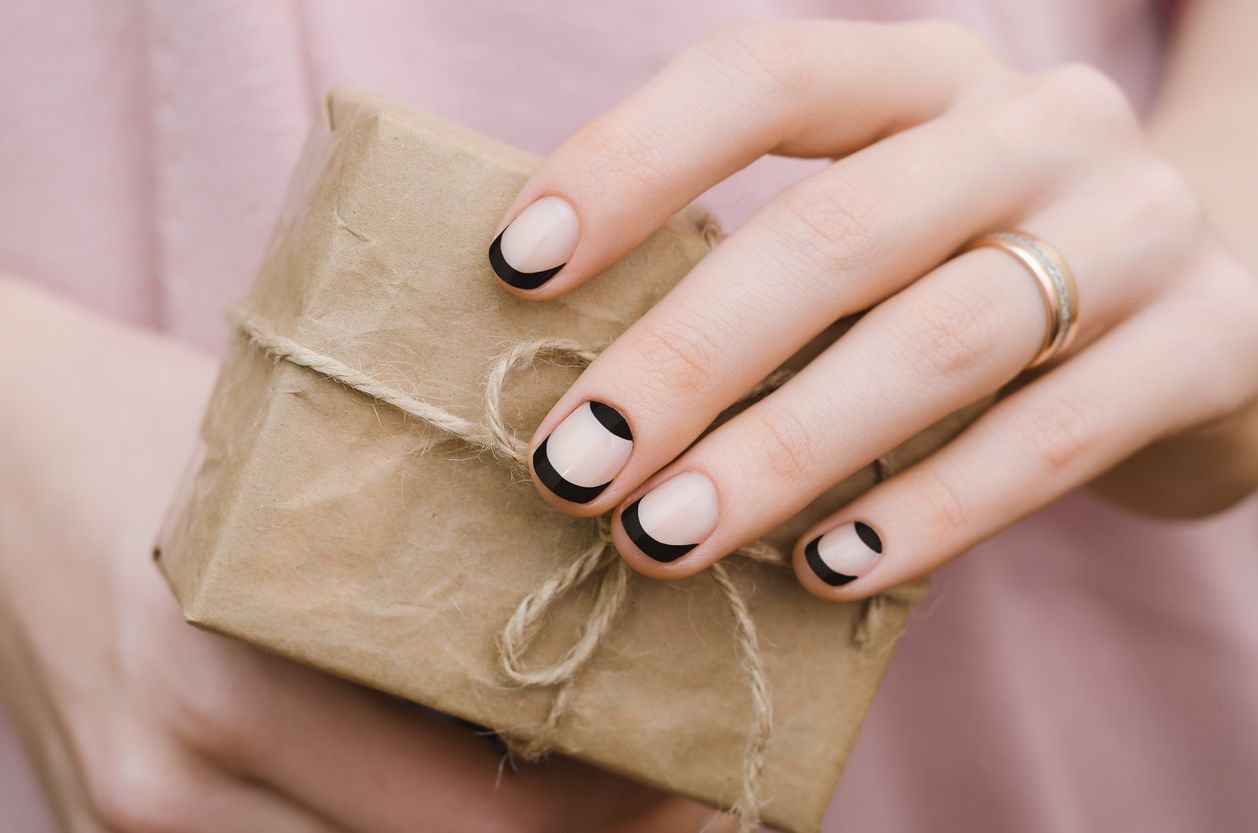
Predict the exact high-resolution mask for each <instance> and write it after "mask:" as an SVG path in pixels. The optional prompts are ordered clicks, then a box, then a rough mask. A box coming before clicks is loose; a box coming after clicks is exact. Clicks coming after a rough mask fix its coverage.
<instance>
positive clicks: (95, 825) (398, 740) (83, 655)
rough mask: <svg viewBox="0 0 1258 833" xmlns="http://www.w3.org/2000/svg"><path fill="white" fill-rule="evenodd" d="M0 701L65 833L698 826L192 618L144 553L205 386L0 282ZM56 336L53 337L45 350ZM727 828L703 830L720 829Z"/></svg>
mask: <svg viewBox="0 0 1258 833" xmlns="http://www.w3.org/2000/svg"><path fill="white" fill-rule="evenodd" d="M0 298H3V302H0V309H3V310H4V319H5V320H4V326H0V355H4V356H13V357H21V356H24V355H26V356H28V355H29V350H30V349H31V345H34V344H40V345H43V346H42V347H41V348H40V350H41V355H40V362H41V365H42V366H43V367H45V368H50V369H53V368H55V369H56V370H57V373H56V374H55V375H54V374H51V373H49V374H31V373H30V372H29V370H24V369H22V368H21V367H20V366H19V363H18V362H12V361H10V362H3V363H0V387H2V388H3V389H4V394H3V396H4V403H3V404H4V406H3V407H0V445H2V447H0V460H3V461H4V465H3V477H2V478H0V693H3V695H4V697H5V699H6V701H7V702H8V704H9V707H10V710H11V711H12V712H13V715H14V718H15V721H16V724H17V726H18V727H19V729H20V731H21V733H22V735H23V739H24V741H25V745H26V746H27V749H28V751H29V752H30V757H31V760H32V762H33V764H34V766H35V769H36V771H37V773H38V775H39V776H40V780H41V781H42V783H43V785H44V787H45V789H46V791H47V794H48V796H49V798H50V803H51V805H52V807H53V808H54V810H55V811H56V813H57V815H58V817H59V820H60V822H61V825H62V827H63V829H65V830H67V831H74V832H75V833H80V831H82V832H83V833H98V832H103V831H111V832H112V833H149V831H163V833H165V831H189V832H190V833H201V831H205V833H211V831H213V832H214V833H217V831H221V830H223V829H225V828H224V820H230V822H231V824H230V829H231V830H233V831H241V833H254V832H255V831H256V833H327V832H328V831H354V833H413V831H416V830H425V831H437V833H440V831H450V833H463V831H467V830H484V831H492V832H493V833H516V832H517V831H521V832H522V833H535V832H536V833H540V832H541V831H546V833H550V832H551V831H574V833H577V832H578V831H579V832H580V833H584V831H589V830H599V831H613V833H666V831H667V833H672V832H673V831H698V830H700V829H702V828H703V827H704V826H705V825H706V824H708V823H709V822H712V821H713V811H712V810H710V809H708V808H706V807H701V806H699V805H697V804H695V803H693V802H690V801H686V800H682V799H679V798H675V797H672V796H666V795H664V794H662V793H660V792H658V791H656V790H652V789H648V788H646V787H643V786H640V785H638V784H633V783H630V782H628V781H625V780H623V779H621V778H618V777H616V776H613V775H611V774H609V773H606V772H603V771H601V770H597V769H594V768H592V767H587V766H584V765H581V764H578V763H576V762H575V761H572V760H568V759H564V758H562V757H558V756H557V757H555V758H553V759H550V760H548V761H546V762H545V763H543V764H539V765H520V766H519V768H518V769H513V768H512V767H511V766H509V765H504V761H503V753H502V750H501V749H500V748H499V747H497V746H495V745H493V744H491V743H490V742H489V741H488V740H487V739H486V738H484V737H482V736H480V735H478V734H476V733H475V732H473V731H471V730H470V729H468V728H465V727H463V726H460V725H456V724H454V723H452V722H450V721H447V720H445V719H443V718H441V717H439V716H436V715H433V714H431V713H428V712H425V711H423V710H422V709H419V708H417V707H416V706H413V705H411V704H409V703H406V702H404V701H401V700H398V699H395V698H391V697H388V696H386V695H384V694H380V693H378V692H374V691H371V690H369V689H366V688H363V687H360V686H357V685H354V684H352V683H349V682H346V681H344V680H340V679H337V678H334V677H331V676H329V675H326V674H323V673H322V672H319V671H316V670H313V669H309V668H305V667H302V666H299V665H297V664H295V663H292V662H289V661H287V660H284V659H281V658H279V657H276V656H273V655H271V654H267V653H264V652H261V651H259V650H256V649H254V648H252V647H250V646H248V645H245V644H243V643H240V642H236V641H234V640H231V639H226V638H223V637H220V636H217V635H214V634H211V633H208V632H205V631H201V630H197V629H195V628H192V627H190V626H188V625H187V624H185V623H184V621H183V617H182V615H181V614H180V612H179V608H178V605H177V604H176V603H175V600H174V598H173V596H172V595H171V593H170V590H169V588H167V587H166V585H165V582H164V580H163V579H162V577H161V575H160V573H159V572H158V571H157V570H156V569H155V567H154V566H153V563H152V561H151V559H150V556H149V553H150V551H151V549H152V542H153V537H154V532H155V530H156V529H157V528H158V526H159V524H160V522H161V516H162V512H163V511H164V509H165V507H166V504H167V503H168V501H169V499H170V495H171V494H173V492H174V489H175V485H176V483H177V481H178V478H179V476H180V474H181V472H182V469H183V467H184V465H185V463H186V461H187V459H188V457H189V449H190V448H191V443H192V441H193V438H194V437H195V435H196V431H197V428H198V425H199V423H200V418H201V413H202V411H203V409H204V403H205V401H206V398H207V397H208V395H209V390H210V386H211V384H212V382H213V378H214V373H215V370H216V363H215V361H214V360H213V359H212V358H211V357H209V356H205V355H202V354H200V353H197V352H194V351H192V350H189V349H188V348H186V347H183V346H182V345H180V344H178V343H177V342H175V341H173V340H170V339H166V338H162V337H159V336H156V335H153V334H150V333H146V332H142V331H140V330H136V329H133V328H129V327H125V326H122V325H120V324H117V323H115V322H112V321H108V320H106V319H104V318H101V317H99V316H97V315H95V314H93V313H90V312H87V311H85V310H82V309H79V308H75V307H73V306H70V305H68V304H66V303H64V302H62V301H59V300H57V299H56V298H54V297H53V296H51V295H47V294H45V293H43V292H39V291H36V290H33V289H31V288H29V287H27V286H26V285H24V284H22V283H19V282H16V281H13V280H11V279H6V278H4V277H3V276H0ZM49 332H55V333H57V334H58V338H57V339H53V340H50V339H48V338H47V337H46V336H47V333H49ZM725 824H726V820H724V819H722V820H720V821H716V822H714V823H712V826H711V827H709V828H708V829H709V830H712V831H720V830H723V829H727V828H726V827H724V826H723V825H725Z"/></svg>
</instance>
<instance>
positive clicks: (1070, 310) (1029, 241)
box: [963, 230, 1079, 369]
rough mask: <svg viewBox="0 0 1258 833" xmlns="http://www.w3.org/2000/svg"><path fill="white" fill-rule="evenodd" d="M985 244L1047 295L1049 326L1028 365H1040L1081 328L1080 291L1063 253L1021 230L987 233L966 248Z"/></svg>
mask: <svg viewBox="0 0 1258 833" xmlns="http://www.w3.org/2000/svg"><path fill="white" fill-rule="evenodd" d="M983 247H990V248H993V249H1000V250H1002V251H1005V252H1008V253H1009V254H1011V255H1013V256H1014V257H1016V258H1017V259H1018V262H1019V263H1021V264H1022V265H1023V266H1025V267H1026V269H1027V271H1028V272H1030V273H1031V275H1032V276H1033V277H1034V278H1035V282H1036V284H1037V285H1038V286H1039V288H1040V295H1042V296H1043V297H1044V312H1045V313H1046V314H1047V318H1048V326H1047V327H1046V328H1045V330H1044V343H1043V344H1042V345H1041V346H1040V352H1039V353H1037V354H1036V355H1035V358H1033V359H1031V363H1030V364H1028V365H1027V368H1028V369H1030V368H1032V367H1037V366H1038V365H1041V364H1043V363H1044V362H1046V361H1048V360H1049V359H1051V358H1052V357H1053V356H1056V355H1057V354H1058V353H1060V352H1061V351H1062V350H1065V349H1066V348H1067V347H1068V346H1069V345H1070V342H1071V341H1073V340H1074V337H1075V333H1076V332H1077V331H1078V329H1079V290H1078V287H1076V286H1075V279H1074V276H1073V275H1071V274H1070V269H1069V268H1068V267H1067V266H1066V261H1065V260H1064V259H1063V258H1062V256H1061V254H1060V253H1059V252H1058V251H1057V250H1056V249H1054V248H1053V247H1052V246H1051V245H1049V244H1048V243H1047V242H1045V241H1044V240H1041V239H1040V238H1038V237H1036V236H1035V235H1033V234H1029V233H1028V232H1025V231H1021V230H1014V231H997V232H993V233H991V234H985V235H983V236H982V237H980V238H978V239H977V240H975V241H974V242H972V243H970V244H969V245H967V246H966V247H965V249H963V251H966V252H968V251H971V250H973V249H979V248H983Z"/></svg>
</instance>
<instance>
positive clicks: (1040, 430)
mask: <svg viewBox="0 0 1258 833" xmlns="http://www.w3.org/2000/svg"><path fill="white" fill-rule="evenodd" d="M1015 424H1016V425H1017V426H1018V430H1019V431H1020V432H1021V441H1022V445H1023V447H1024V448H1025V449H1026V453H1027V454H1028V456H1029V457H1030V459H1031V462H1032V464H1033V465H1034V466H1035V467H1036V469H1037V470H1040V471H1048V472H1062V471H1067V470H1069V469H1071V468H1072V467H1073V466H1074V465H1075V464H1076V463H1078V462H1079V461H1080V460H1082V459H1084V458H1085V457H1086V456H1087V455H1088V453H1089V452H1090V451H1091V450H1092V446H1093V440H1092V437H1091V436H1090V434H1089V432H1088V430H1087V424H1088V422H1087V419H1086V415H1085V414H1084V412H1083V411H1082V410H1081V409H1080V407H1079V406H1078V405H1077V404H1076V403H1074V402H1071V401H1070V400H1068V399H1063V398H1061V397H1060V396H1049V395H1043V396H1041V397H1040V398H1039V399H1038V400H1036V401H1035V402H1034V405H1033V407H1031V408H1030V409H1028V411H1027V412H1026V413H1025V414H1023V416H1022V418H1021V419H1019V420H1017V422H1016V423H1015Z"/></svg>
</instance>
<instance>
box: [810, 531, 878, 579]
mask: <svg viewBox="0 0 1258 833" xmlns="http://www.w3.org/2000/svg"><path fill="white" fill-rule="evenodd" d="M881 554H882V539H881V538H879V537H878V533H877V532H874V529H873V527H871V526H870V525H869V524H866V523H861V522H860V521H855V522H854V523H850V524H844V525H843V526H841V527H839V528H838V529H833V530H831V531H829V532H827V533H825V534H824V535H818V536H817V537H816V538H813V539H812V540H811V541H809V542H808V544H807V546H805V547H804V557H805V558H806V559H807V561H808V566H809V567H811V568H812V571H813V572H814V573H816V574H817V576H818V577H819V578H820V579H821V580H822V581H824V582H825V583H826V584H828V585H830V586H831V587H838V586H839V585H840V584H847V583H848V582H849V581H851V580H852V579H854V578H856V577H858V576H861V575H863V574H864V573H866V572H867V571H868V570H869V568H870V567H872V566H874V562H875V561H877V560H878V556H879V555H881Z"/></svg>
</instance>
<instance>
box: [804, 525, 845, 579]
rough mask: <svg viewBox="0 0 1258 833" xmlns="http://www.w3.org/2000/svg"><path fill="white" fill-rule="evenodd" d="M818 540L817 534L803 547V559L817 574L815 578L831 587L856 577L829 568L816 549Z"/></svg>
mask: <svg viewBox="0 0 1258 833" xmlns="http://www.w3.org/2000/svg"><path fill="white" fill-rule="evenodd" d="M820 541H821V536H820V535H818V536H817V537H816V538H813V539H812V540H811V541H809V542H808V544H807V545H805V547H804V560H805V561H807V562H808V566H809V567H811V568H812V571H813V572H814V573H816V574H817V578H819V579H821V580H822V581H824V582H825V583H826V584H828V585H830V586H831V587H838V586H839V585H842V584H847V583H848V582H849V581H851V580H853V579H854V578H856V576H849V575H844V574H843V573H839V572H836V571H834V570H831V569H830V565H828V564H826V562H824V561H822V560H821V553H820V551H818V549H817V544H818V543H820Z"/></svg>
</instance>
